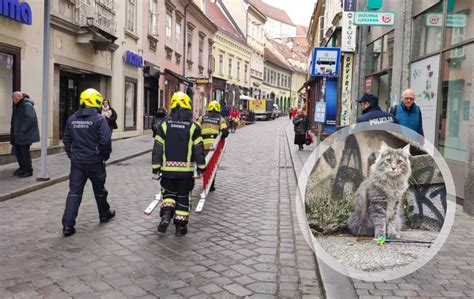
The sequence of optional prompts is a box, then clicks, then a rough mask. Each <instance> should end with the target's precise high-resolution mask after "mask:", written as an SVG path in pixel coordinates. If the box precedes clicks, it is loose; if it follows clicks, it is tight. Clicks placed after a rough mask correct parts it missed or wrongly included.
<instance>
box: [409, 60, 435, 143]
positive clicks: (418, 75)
mask: <svg viewBox="0 0 474 299" xmlns="http://www.w3.org/2000/svg"><path fill="white" fill-rule="evenodd" d="M439 58H440V57H439V55H435V56H431V57H428V58H426V59H423V60H420V61H417V62H415V63H412V64H411V70H410V86H411V88H412V89H413V90H414V91H415V95H416V98H415V103H416V104H417V105H418V106H419V107H420V109H421V113H422V116H423V131H424V132H425V137H426V138H428V140H430V141H431V142H433V143H434V140H435V136H436V132H438V130H437V129H436V108H437V104H438V77H439Z"/></svg>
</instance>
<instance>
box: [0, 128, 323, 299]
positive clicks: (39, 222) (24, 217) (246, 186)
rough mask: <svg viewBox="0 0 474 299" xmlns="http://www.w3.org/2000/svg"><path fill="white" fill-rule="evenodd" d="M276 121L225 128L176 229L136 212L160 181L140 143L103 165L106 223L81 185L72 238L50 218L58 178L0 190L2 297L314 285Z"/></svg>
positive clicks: (270, 294)
mask: <svg viewBox="0 0 474 299" xmlns="http://www.w3.org/2000/svg"><path fill="white" fill-rule="evenodd" d="M286 124H287V120H286V119H280V120H276V121H271V122H257V124H255V125H252V126H247V127H245V128H243V129H240V130H238V131H237V133H236V134H232V135H231V136H230V137H229V146H228V147H227V151H226V155H225V157H224V159H223V162H222V166H221V168H220V170H219V172H218V177H217V181H216V188H217V191H216V192H214V193H212V194H211V195H210V196H209V199H208V201H207V202H206V205H205V207H204V211H203V213H202V214H200V215H197V214H194V213H193V214H192V217H191V222H190V227H189V234H188V235H187V236H186V237H184V238H176V237H175V236H174V228H173V227H171V228H170V231H169V232H168V233H167V234H165V235H161V234H158V233H157V232H156V226H157V224H158V222H159V217H158V216H157V213H156V212H155V214H154V215H153V217H147V216H144V215H143V209H144V208H145V207H146V205H147V204H148V203H149V201H150V200H151V199H152V197H153V194H154V193H155V191H156V189H157V187H158V186H157V184H156V182H154V181H152V180H151V175H150V170H151V168H150V157H149V155H145V156H141V157H138V158H135V159H131V160H127V161H124V162H121V163H118V164H115V165H111V166H110V167H108V173H109V177H108V179H107V188H108V189H109V191H110V196H109V198H110V203H111V205H112V207H113V208H115V209H116V210H117V217H116V219H114V220H113V221H112V222H110V223H108V224H105V225H100V224H99V223H98V219H97V218H98V216H97V211H96V210H97V209H96V205H95V203H94V200H93V199H92V198H93V197H92V191H91V188H90V186H86V189H85V194H84V199H83V203H82V206H81V210H80V212H79V217H78V219H77V226H76V228H77V234H76V235H74V236H73V237H70V238H63V237H61V226H60V219H61V215H62V212H63V207H64V201H65V197H66V194H67V191H68V190H67V183H66V182H63V183H59V184H56V185H54V186H51V187H48V188H45V189H42V190H38V191H36V192H33V193H30V194H27V195H24V196H21V197H18V198H16V199H15V200H9V201H5V202H1V203H0V294H2V295H1V297H7V298H8V297H13V296H15V297H24V298H35V297H41V296H44V297H51V298H68V297H74V298H97V297H101V298H126V297H139V298H154V297H162V298H241V297H249V298H275V297H278V298H302V297H307V298H317V297H319V296H322V292H321V289H320V287H319V282H318V281H319V280H318V277H317V275H316V273H317V272H316V263H315V259H314V255H313V252H312V251H311V250H310V249H309V247H308V246H307V245H306V243H305V241H304V239H303V237H302V235H301V233H300V231H299V228H298V226H297V224H296V219H295V211H294V208H292V207H293V206H294V205H293V204H292V201H293V200H294V190H295V189H296V185H295V184H296V179H295V177H294V174H293V170H292V169H291V168H289V166H290V165H291V164H290V163H291V162H290V160H289V153H288V151H287V148H286V147H285V146H284V145H285V143H284V134H283V130H282V128H283V127H284V125H286ZM284 149H286V151H284ZM114 150H115V149H114ZM194 199H197V192H195V194H194Z"/></svg>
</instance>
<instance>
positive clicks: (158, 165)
mask: <svg viewBox="0 0 474 299" xmlns="http://www.w3.org/2000/svg"><path fill="white" fill-rule="evenodd" d="M160 167H161V164H151V168H152V169H158V168H160Z"/></svg>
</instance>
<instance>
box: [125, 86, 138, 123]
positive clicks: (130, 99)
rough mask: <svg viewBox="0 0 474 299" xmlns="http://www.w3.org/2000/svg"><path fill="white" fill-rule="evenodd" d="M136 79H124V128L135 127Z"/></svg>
mask: <svg viewBox="0 0 474 299" xmlns="http://www.w3.org/2000/svg"><path fill="white" fill-rule="evenodd" d="M136 107H137V81H136V80H134V79H130V78H126V79H125V130H135V129H136V126H137V124H136Z"/></svg>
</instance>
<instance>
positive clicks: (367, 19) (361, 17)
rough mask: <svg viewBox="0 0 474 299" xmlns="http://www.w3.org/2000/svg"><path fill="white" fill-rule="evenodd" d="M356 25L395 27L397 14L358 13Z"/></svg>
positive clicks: (355, 19) (355, 20) (356, 14)
mask: <svg viewBox="0 0 474 299" xmlns="http://www.w3.org/2000/svg"><path fill="white" fill-rule="evenodd" d="M354 24H355V25H362V26H393V25H394V24H395V13H394V12H391V11H356V12H355V17H354Z"/></svg>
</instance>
